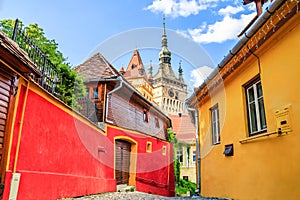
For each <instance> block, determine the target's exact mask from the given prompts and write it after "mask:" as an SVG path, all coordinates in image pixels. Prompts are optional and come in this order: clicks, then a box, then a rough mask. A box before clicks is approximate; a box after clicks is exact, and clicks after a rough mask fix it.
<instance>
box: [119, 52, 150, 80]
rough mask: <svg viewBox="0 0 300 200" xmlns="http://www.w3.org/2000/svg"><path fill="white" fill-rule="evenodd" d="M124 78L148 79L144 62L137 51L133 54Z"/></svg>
mask: <svg viewBox="0 0 300 200" xmlns="http://www.w3.org/2000/svg"><path fill="white" fill-rule="evenodd" d="M124 77H130V78H136V77H145V78H146V79H147V77H146V73H145V68H144V64H143V61H142V59H141V56H140V53H139V51H138V50H137V49H136V50H134V52H133V55H132V57H131V59H130V62H129V63H128V66H127V69H126V71H125V74H124Z"/></svg>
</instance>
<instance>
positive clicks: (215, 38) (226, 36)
mask: <svg viewBox="0 0 300 200" xmlns="http://www.w3.org/2000/svg"><path fill="white" fill-rule="evenodd" d="M255 15H256V13H252V14H249V15H241V16H240V18H233V17H231V16H230V15H226V16H224V18H223V19H222V20H221V21H217V22H216V23H214V24H209V25H207V24H202V26H201V27H200V28H196V29H188V31H187V32H188V34H189V35H190V36H191V37H192V39H193V40H194V41H195V42H197V43H211V42H217V43H222V42H225V41H226V40H232V39H236V38H237V35H238V34H239V32H240V31H241V30H242V29H243V28H244V27H245V26H246V25H247V24H248V23H249V22H250V21H251V20H252V19H253V17H254V16H255Z"/></svg>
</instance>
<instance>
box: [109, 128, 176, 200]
mask: <svg viewBox="0 0 300 200" xmlns="http://www.w3.org/2000/svg"><path fill="white" fill-rule="evenodd" d="M107 131H108V137H109V138H110V140H111V141H113V139H114V137H115V136H127V137H130V138H131V139H133V140H135V141H136V142H137V143H138V155H137V166H136V190H137V191H140V192H146V193H152V194H158V195H163V196H174V195H175V186H174V185H175V182H174V181H175V180H174V170H173V169H174V168H173V159H172V158H173V147H172V145H171V144H169V143H168V142H166V141H162V140H160V139H157V138H153V137H147V136H146V135H142V134H138V133H134V132H129V131H124V130H120V129H115V128H113V127H108V129H107ZM147 142H151V143H152V152H150V153H149V152H146V146H147ZM163 146H166V147H167V152H166V155H163V154H162V148H163Z"/></svg>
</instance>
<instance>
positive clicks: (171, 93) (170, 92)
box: [168, 89, 174, 97]
mask: <svg viewBox="0 0 300 200" xmlns="http://www.w3.org/2000/svg"><path fill="white" fill-rule="evenodd" d="M168 94H169V96H170V97H174V91H173V90H172V89H169V90H168Z"/></svg>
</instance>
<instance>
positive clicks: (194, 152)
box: [193, 151, 196, 163]
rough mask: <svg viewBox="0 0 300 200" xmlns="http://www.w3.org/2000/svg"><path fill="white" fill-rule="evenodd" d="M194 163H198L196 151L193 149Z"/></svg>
mask: <svg viewBox="0 0 300 200" xmlns="http://www.w3.org/2000/svg"><path fill="white" fill-rule="evenodd" d="M193 163H196V151H193Z"/></svg>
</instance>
